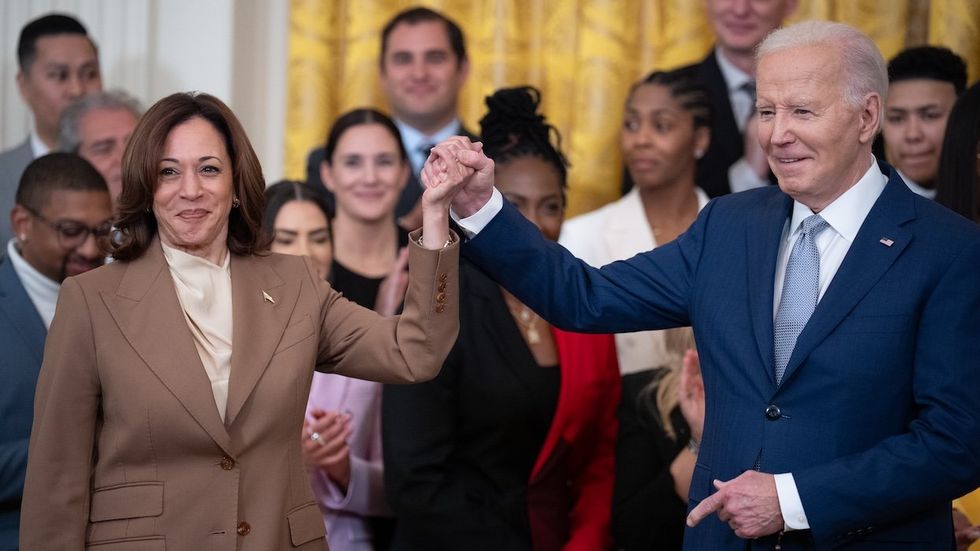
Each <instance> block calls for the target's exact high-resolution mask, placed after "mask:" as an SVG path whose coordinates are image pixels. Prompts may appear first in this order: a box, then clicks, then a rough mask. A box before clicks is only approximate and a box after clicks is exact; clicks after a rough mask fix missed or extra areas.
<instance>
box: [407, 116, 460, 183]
mask: <svg viewBox="0 0 980 551" xmlns="http://www.w3.org/2000/svg"><path fill="white" fill-rule="evenodd" d="M395 126H397V127H398V132H399V133H401V135H402V143H403V144H405V152H406V153H408V160H409V162H410V163H412V172H413V173H414V174H415V176H416V177H418V175H419V174H420V173H421V172H422V165H424V164H425V158H426V155H425V151H423V149H422V146H426V147H428V146H432V145H436V144H438V143H439V142H441V141H444V140H446V139H448V138H449V137H451V136H455V135H456V134H458V133H459V119H453V120H452V121H451V122H450V123H449V124H447V125H446V126H443V127H442V128H440V129H439V130H438V131H436V133H435V134H432V135H426V134H423V133H422V132H420V131H419V130H417V129H416V128H413V127H411V126H409V125H408V124H406V123H404V122H402V121H400V120H397V119H396V120H395ZM419 184H420V185H421V182H419Z"/></svg>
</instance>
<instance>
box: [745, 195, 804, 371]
mask: <svg viewBox="0 0 980 551" xmlns="http://www.w3.org/2000/svg"><path fill="white" fill-rule="evenodd" d="M792 208H793V200H792V199H791V198H790V197H789V196H788V195H785V194H783V193H776V194H773V195H772V196H771V197H770V198H768V199H767V200H766V201H765V203H764V204H763V205H761V206H760V209H759V213H760V214H759V216H753V217H752V218H751V219H750V220H749V223H748V225H747V226H748V231H747V236H746V240H747V241H748V243H747V247H746V248H747V249H748V259H747V260H748V281H747V282H746V284H747V285H748V287H747V289H748V294H749V313H750V315H751V316H752V332H753V333H754V334H755V342H756V346H757V347H758V349H759V356H760V358H761V359H762V365H763V366H764V369H765V372H766V375H767V376H768V377H769V380H770V382H772V385H773V388H775V386H776V378H775V373H774V366H773V361H774V360H773V327H772V316H773V310H772V304H773V282H774V281H775V278H776V257H777V256H778V254H779V242H780V239H782V235H783V227H784V226H785V224H786V219H787V218H788V217H789V215H790V212H791V211H792Z"/></svg>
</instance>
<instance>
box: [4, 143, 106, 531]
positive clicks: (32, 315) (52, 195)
mask: <svg viewBox="0 0 980 551" xmlns="http://www.w3.org/2000/svg"><path fill="white" fill-rule="evenodd" d="M16 198H17V206H15V207H14V209H13V212H12V213H10V219H11V220H12V222H13V226H14V229H15V231H16V232H17V239H15V240H11V241H10V242H9V243H8V244H7V247H6V255H5V256H4V257H3V258H2V259H0V350H2V351H3V352H2V354H0V381H3V384H0V549H4V550H7V549H17V532H18V526H19V523H20V514H19V513H20V499H21V494H22V493H23V490H24V474H25V472H26V471H25V469H26V468H27V442H28V438H29V437H30V433H31V422H32V420H33V418H34V415H33V413H34V386H35V384H36V383H37V375H38V372H39V371H40V369H41V357H42V355H43V353H44V339H45V336H46V335H47V328H48V325H50V324H51V318H52V317H53V316H54V308H55V303H56V302H57V299H58V289H59V287H60V286H61V282H62V281H63V280H64V279H65V277H67V276H70V275H77V274H80V273H82V272H84V271H87V270H90V269H92V268H94V267H96V266H99V265H101V264H102V261H103V259H104V258H105V252H106V251H105V248H104V247H101V246H99V241H100V240H104V239H105V238H106V237H107V236H108V232H109V229H110V227H111V224H110V220H109V219H110V216H111V215H112V208H111V205H110V202H109V190H108V188H107V187H106V184H105V180H103V179H102V176H100V175H99V173H98V172H96V170H95V168H93V167H92V166H91V165H90V164H89V163H88V162H86V161H85V160H83V159H81V158H80V157H78V156H76V155H72V154H68V153H54V154H51V155H46V156H44V157H41V158H39V159H36V160H35V161H33V162H32V163H30V164H29V165H28V166H27V169H26V170H25V171H24V175H23V178H21V181H20V186H19V187H18V189H17V193H16ZM70 425H71V423H70V422H69V420H66V428H65V430H71V428H70Z"/></svg>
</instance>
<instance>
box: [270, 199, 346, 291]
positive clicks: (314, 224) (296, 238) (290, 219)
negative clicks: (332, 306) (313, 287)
mask: <svg viewBox="0 0 980 551" xmlns="http://www.w3.org/2000/svg"><path fill="white" fill-rule="evenodd" d="M272 252H274V253H283V254H295V255H303V256H308V257H310V259H311V260H313V266H314V267H316V272H317V274H319V276H320V277H321V278H323V279H326V278H327V277H328V276H329V275H330V264H331V263H332V262H333V243H332V242H331V241H330V227H329V226H328V225H327V217H326V216H324V215H323V211H322V210H320V207H318V206H316V204H315V203H312V202H310V201H300V200H293V201H289V202H287V203H285V204H283V206H282V207H281V208H280V209H279V213H278V214H276V220H275V222H274V223H273V239H272Z"/></svg>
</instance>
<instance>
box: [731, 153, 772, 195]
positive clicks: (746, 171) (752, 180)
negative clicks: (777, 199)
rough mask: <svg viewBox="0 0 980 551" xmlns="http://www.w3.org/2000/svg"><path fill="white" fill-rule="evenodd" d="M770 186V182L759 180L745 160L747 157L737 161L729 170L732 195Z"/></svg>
mask: <svg viewBox="0 0 980 551" xmlns="http://www.w3.org/2000/svg"><path fill="white" fill-rule="evenodd" d="M768 184H769V181H768V180H766V179H764V178H759V175H758V174H756V173H755V171H754V170H752V167H750V166H749V163H748V162H747V161H746V160H745V157H742V158H741V159H739V160H737V161H735V163H734V164H733V165H732V166H730V167H729V168H728V185H729V186H730V187H731V188H732V193H738V192H739V191H746V190H749V189H755V188H757V187H763V186H765V185H768Z"/></svg>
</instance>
